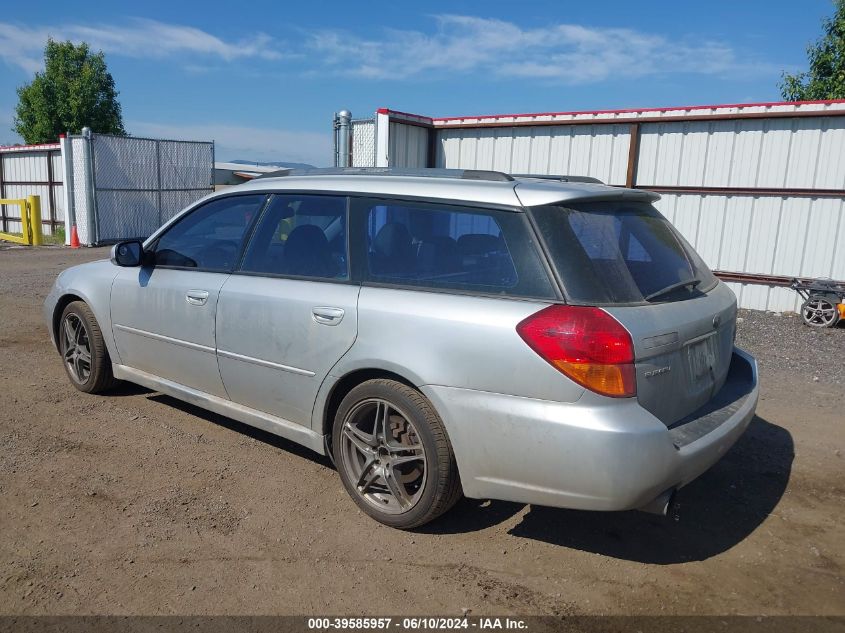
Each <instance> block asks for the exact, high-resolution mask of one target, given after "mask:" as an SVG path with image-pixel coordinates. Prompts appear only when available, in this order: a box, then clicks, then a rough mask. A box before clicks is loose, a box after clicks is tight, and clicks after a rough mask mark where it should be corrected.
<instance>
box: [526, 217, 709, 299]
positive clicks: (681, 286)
mask: <svg viewBox="0 0 845 633" xmlns="http://www.w3.org/2000/svg"><path fill="white" fill-rule="evenodd" d="M530 211H531V213H532V215H533V216H534V219H535V220H536V222H537V225H538V227H539V229H540V232H541V233H542V235H543V237H544V239H545V241H546V244H547V246H548V248H549V251H550V254H551V258H552V263H553V264H554V266H555V267H556V268H557V270H558V273H559V274H560V276H561V279H562V280H563V284H564V287H565V291H566V295H567V298H568V299H570V300H572V301H575V302H583V303H604V304H607V303H641V302H643V301H669V300H678V299H684V298H689V297H690V296H691V295H692V294H693V293H696V292H701V291H706V290H708V289H709V288H710V287H712V286H713V284H714V283H715V281H716V280H715V277H713V274H712V273H711V272H710V271H709V270H708V269H707V266H706V265H705V264H704V263H703V262H702V261H701V258H700V257H699V256H698V255H697V254H696V253H695V251H694V250H693V249H692V247H691V246H690V245H689V244H687V243H686V241H685V240H684V239H683V238H682V237H681V236H680V235H679V234H678V233H677V232H676V231H675V230H674V228H673V227H672V225H671V224H669V221H668V220H666V218H664V217H663V216H662V215H660V213H659V212H658V211H657V210H656V209H655V208H654V207H652V206H651V205H650V204H647V203H641V202H627V201H608V202H585V203H577V202H576V203H571V204H569V205H567V206H566V207H563V206H543V207H534V208H532V209H531V210H530Z"/></svg>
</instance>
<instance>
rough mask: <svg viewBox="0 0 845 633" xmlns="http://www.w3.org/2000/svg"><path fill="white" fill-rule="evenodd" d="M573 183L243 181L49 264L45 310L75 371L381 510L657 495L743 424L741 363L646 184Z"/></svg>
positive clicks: (717, 295) (430, 515)
mask: <svg viewBox="0 0 845 633" xmlns="http://www.w3.org/2000/svg"><path fill="white" fill-rule="evenodd" d="M576 180H577V179H572V178H557V179H548V178H546V179H541V178H534V177H530V176H527V177H517V178H514V177H512V176H509V175H506V174H501V173H497V172H480V171H454V170H418V171H409V170H405V171H402V170H334V171H332V170H330V171H317V172H311V173H307V174H304V175H296V173H293V174H291V175H287V176H285V177H276V178H260V179H257V180H254V181H252V182H250V183H247V184H244V185H240V186H237V187H234V188H231V189H227V190H225V191H221V192H218V193H217V194H214V195H211V196H209V197H207V198H205V199H203V200H201V201H199V202H198V203H196V204H194V205H192V206H191V207H189V208H188V209H186V210H185V211H183V212H182V213H181V214H180V215H178V216H177V217H175V218H174V219H173V220H171V221H170V222H168V223H167V224H165V225H164V226H163V227H161V228H160V229H159V230H158V231H156V232H155V233H154V234H153V235H152V236H151V237H150V238H149V239H147V240H146V241H145V242H144V243H143V244H142V243H140V242H123V243H120V244H117V245H116V246H115V247H114V250H113V253H112V258H111V261H100V262H94V263H90V264H84V265H82V266H77V267H74V268H71V269H69V270H66V271H65V272H63V273H62V274H61V275H60V276H59V278H58V279H57V281H56V283H55V286H54V287H53V289H52V291H51V292H50V294H49V296H48V298H47V300H46V302H45V307H44V310H45V313H44V316H45V319H46V321H47V324H48V327H49V329H50V334H51V336H52V337H53V340H54V342H55V344H56V346H57V347H58V350H59V352H60V353H61V356H62V359H63V361H64V365H65V368H66V370H67V373H68V376H69V378H70V380H71V382H72V383H73V384H74V385H75V386H76V387H77V388H79V389H80V390H82V391H85V392H89V393H100V392H105V391H107V389H108V388H109V387H110V386H111V385H112V384H113V382H114V380H127V381H130V382H134V383H137V384H140V385H144V386H146V387H149V388H151V389H155V390H158V391H161V392H164V393H167V394H169V395H171V396H174V397H176V398H180V399H183V400H185V401H188V402H190V403H193V404H195V405H198V406H200V407H204V408H206V409H208V410H211V411H215V412H217V413H220V414H223V415H227V416H230V417H232V418H234V419H237V420H240V421H241V422H244V423H246V424H249V425H252V426H256V427H259V428H262V429H264V430H266V431H269V432H271V433H275V434H277V435H280V436H282V437H286V438H288V439H291V440H293V441H295V442H298V443H300V444H302V445H304V446H307V447H309V448H311V449H313V450H314V451H316V452H317V453H320V454H328V455H330V456H331V457H332V459H333V460H334V462H335V464H336V466H337V469H338V472H339V474H340V477H341V480H342V481H343V485H344V486H345V487H346V489H347V491H348V492H349V494H350V496H351V497H352V499H353V500H354V501H355V502H356V503H357V504H358V506H359V507H360V508H361V509H362V510H364V511H365V512H366V513H367V514H369V515H370V516H372V517H373V518H375V519H376V520H378V521H380V522H382V523H385V524H387V525H390V526H394V527H398V528H413V527H415V526H419V525H422V524H424V523H426V522H428V521H431V520H432V519H434V518H436V517H437V516H439V515H441V514H442V513H443V512H445V511H446V510H448V509H449V508H450V507H451V506H452V505H453V504H454V503H455V502H456V501H457V500H458V498H459V497H460V496H461V494H464V495H467V496H469V497H474V498H492V499H503V500H510V501H517V502H524V503H532V504H541V505H547V506H556V507H567V508H581V509H586V510H626V509H632V508H642V509H649V510H652V511H657V512H661V513H662V512H665V511H666V509H667V507H668V506H669V505H670V503H671V500H672V497H673V495H674V493H675V491H676V490H677V489H679V488H680V487H682V486H684V485H685V484H687V483H689V482H690V481H691V480H693V479H694V478H695V477H697V476H698V475H700V474H701V473H702V472H704V471H705V470H706V469H707V468H709V467H710V466H711V465H712V464H713V463H714V462H716V461H717V460H718V459H719V458H720V457H721V456H722V455H723V454H724V453H725V451H727V450H728V449H729V448H730V447H731V445H732V444H733V443H734V442H735V441H736V440H737V438H739V436H740V435H741V434H742V433H743V431H744V430H745V428H746V426H747V425H748V424H749V422H750V420H751V419H752V417H753V415H754V411H755V407H756V404H757V398H758V387H757V369H756V364H755V362H754V359H753V358H751V357H750V356H749V355H748V354H746V353H745V352H743V351H741V350H739V349H737V348H736V347H734V337H735V333H736V299H735V297H734V295H733V294H732V293H731V291H730V290H729V289H728V288H727V287H726V286H725V285H724V284H722V283H721V282H720V281H719V280H717V279H716V278H715V277H714V276H713V274H712V273H711V272H710V270H708V268H707V266H706V265H705V264H704V263H703V262H702V261H701V259H700V258H699V256H698V255H697V254H696V253H695V251H694V250H693V249H692V247H690V245H689V244H688V243H687V242H686V241H685V240H684V239H683V238H682V237H681V236H680V235H679V234H678V232H677V231H676V230H675V229H674V228H673V227H672V226H671V224H670V223H669V222H668V221H667V220H666V219H665V218H664V217H663V216H662V215H661V214H660V213H659V212H658V211H657V210H655V208H654V207H653V206H652V204H651V203H652V202H653V201H654V200H656V199H657V196H656V195H655V194H652V193H648V192H645V191H635V190H626V189H620V188H615V187H608V186H605V185H602V184H599V183H594V182H576ZM713 494H716V495H718V494H721V493H720V491H715V490H714V491H713Z"/></svg>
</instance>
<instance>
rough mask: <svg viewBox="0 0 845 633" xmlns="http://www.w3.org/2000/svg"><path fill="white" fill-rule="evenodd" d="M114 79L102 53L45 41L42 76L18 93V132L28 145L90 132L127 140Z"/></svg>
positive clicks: (77, 46)
mask: <svg viewBox="0 0 845 633" xmlns="http://www.w3.org/2000/svg"><path fill="white" fill-rule="evenodd" d="M117 94H118V93H117V90H115V87H114V79H113V78H112V76H111V73H109V71H108V68H107V67H106V59H105V56H104V55H103V53H102V51H101V52H99V53H91V51H90V50H89V47H88V44H86V43H85V42H83V43H81V44H79V45H76V44H74V43H73V42H56V41H53V40H52V39H49V40H47V46H46V47H45V48H44V72H39V73H35V78H34V79H33V80H32V83H30V84H28V85H25V86H21V87H20V88H18V105H17V108H16V109H15V126H14V130H15V132H17V133H18V134H20V135H21V136H22V137H23V139H24V142H26V143H47V142H50V141H55V140H56V138H58V136H59V134H62V133H64V132H71V133H73V134H78V133H79V132H80V131H81V130H82V128H83V127H85V126H88V127H90V128H91V129H92V130H93V131H94V132H100V133H102V134H119V135H121V136H125V135H126V130H125V129H124V128H123V117H122V116H121V113H120V103H118V101H117Z"/></svg>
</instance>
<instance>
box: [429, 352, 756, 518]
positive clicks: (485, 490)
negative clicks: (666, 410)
mask: <svg viewBox="0 0 845 633" xmlns="http://www.w3.org/2000/svg"><path fill="white" fill-rule="evenodd" d="M423 392H424V393H425V394H426V396H427V397H428V398H429V399H430V400H431V401H432V402H433V403H434V405H435V407H436V408H437V410H438V411H439V412H440V414H441V416H442V418H443V421H444V424H445V425H446V429H447V431H448V433H449V437H450V439H451V441H452V446H453V448H454V450H455V456H456V459H457V462H458V469H459V470H460V474H461V482H462V484H463V488H464V493H465V494H466V495H467V496H469V497H474V498H484V499H487V498H489V499H501V500H506V501H517V502H521V503H533V504H538V505H546V506H556V507H566V508H579V509H584V510H628V509H633V508H639V507H641V506H644V505H646V504H648V503H649V502H650V501H652V500H653V499H654V498H655V497H657V496H658V495H660V494H661V493H663V492H665V491H666V490H671V489H674V488H680V487H682V486H684V485H686V484H687V483H689V482H690V481H692V480H693V479H695V478H696V477H698V476H699V475H700V474H701V473H703V472H704V471H705V470H707V469H708V468H709V467H710V466H712V465H713V464H714V463H715V462H716V461H718V460H719V459H720V458H721V457H722V455H724V454H725V452H727V450H728V449H729V448H730V447H731V446H733V444H734V443H735V442H736V441H737V439H739V437H740V436H741V435H742V433H743V432H744V431H745V429H746V428H747V426H748V424H749V423H750V421H751V419H752V418H753V417H754V411H755V409H756V407H757V400H758V377H757V364H756V362H755V361H754V359H753V358H752V357H751V356H750V355H748V354H747V353H745V352H744V351H742V350H739V349H736V348H735V349H734V354H733V358H732V359H731V370H730V373H729V376H728V380H727V382H726V383H725V387H723V388H722V390H721V391H720V392H719V393H718V394H717V395H716V396H715V397H714V398H713V399H712V400H711V401H710V402H709V403H707V405H705V406H704V407H702V408H701V409H700V410H699V411H697V412H695V413H694V414H693V415H692V416H688V417H687V418H685V419H684V420H681V421H680V422H679V423H677V424H675V425H673V427H672V428H669V429H667V428H666V426H665V425H664V424H663V423H662V422H660V421H659V420H658V419H657V418H655V417H654V416H653V415H652V414H651V413H649V412H648V411H646V410H645V409H643V408H642V407H640V406H639V404H637V402H636V399H633V398H631V399H624V400H615V399H612V398H603V397H600V396H597V395H595V394H592V393H591V392H585V394H584V396H583V397H582V398H581V399H580V400H578V402H575V403H559V402H550V401H545V400H534V399H529V398H519V397H516V396H510V395H504V394H495V393H489V392H480V391H472V390H468V389H457V388H452V387H441V386H431V385H429V386H426V387H423Z"/></svg>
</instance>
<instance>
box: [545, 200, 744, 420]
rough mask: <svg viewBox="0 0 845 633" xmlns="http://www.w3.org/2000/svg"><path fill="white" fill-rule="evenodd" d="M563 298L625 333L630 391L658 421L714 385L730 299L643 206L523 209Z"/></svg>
mask: <svg viewBox="0 0 845 633" xmlns="http://www.w3.org/2000/svg"><path fill="white" fill-rule="evenodd" d="M529 211H530V213H531V215H532V217H533V218H534V220H535V222H536V224H537V226H538V228H539V230H540V233H541V234H542V236H543V239H544V241H545V245H546V247H547V249H548V251H549V255H550V259H551V260H552V264H553V266H554V268H555V269H556V272H557V274H558V276H559V278H560V280H561V283H562V285H563V287H564V291H565V294H566V298H567V301H568V302H569V303H571V304H575V305H579V304H580V305H592V306H601V307H603V308H604V309H605V310H606V311H607V312H608V313H610V314H611V315H612V316H613V317H614V318H616V319H617V320H618V321H619V322H620V323H621V324H622V325H623V326H624V327H625V328H626V329H627V330H628V332H630V334H631V337H632V339H633V343H634V352H635V364H636V382H637V398H638V400H639V402H640V404H641V405H642V406H643V407H644V408H645V409H647V410H648V411H650V412H651V413H652V414H654V415H655V416H656V417H657V418H659V419H660V420H661V421H662V422H663V423H664V424H666V425H667V426H670V425H672V424H673V423H674V422H677V421H678V420H680V419H681V418H683V417H685V416H687V415H689V414H690V413H692V412H693V411H695V410H696V409H698V408H699V407H701V406H702V405H703V404H705V403H706V402H707V401H709V400H710V399H712V398H713V396H714V395H715V394H716V393H717V392H718V391H719V389H721V387H722V385H723V384H724V382H725V379H726V377H727V374H728V368H729V367H730V362H731V355H732V352H733V342H734V337H735V333H736V298H735V297H734V295H733V293H732V292H731V291H730V290H729V289H728V288H727V287H726V286H725V285H724V284H721V283H719V282H718V280H717V279H716V278H715V277H714V276H713V274H712V273H711V272H710V270H709V269H708V268H707V266H706V265H705V264H704V262H703V261H702V260H701V258H700V257H699V256H698V254H697V253H696V252H695V251H694V250H693V248H692V247H691V246H690V245H689V244H688V243H687V242H686V241H685V240H684V239H683V237H681V236H680V234H679V233H678V232H677V231H676V230H675V229H674V227H672V225H671V224H670V223H669V221H668V220H666V219H665V218H664V217H663V216H662V215H661V214H660V213H659V212H658V211H657V210H656V209H655V208H654V207H653V206H652V205H651V204H649V203H647V202H635V201H628V200H605V201H600V202H580V203H579V202H578V201H568V202H566V203H561V204H559V205H549V206H540V207H533V208H531V209H529Z"/></svg>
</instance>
